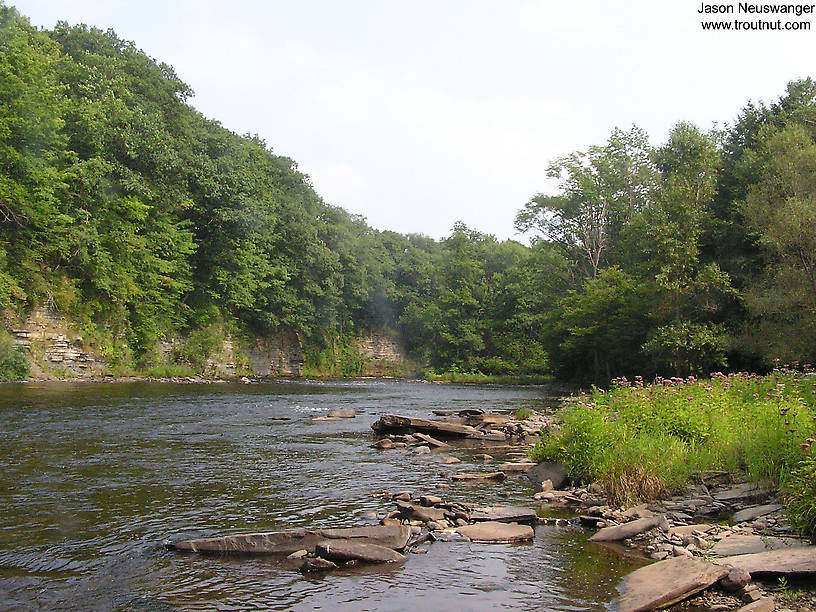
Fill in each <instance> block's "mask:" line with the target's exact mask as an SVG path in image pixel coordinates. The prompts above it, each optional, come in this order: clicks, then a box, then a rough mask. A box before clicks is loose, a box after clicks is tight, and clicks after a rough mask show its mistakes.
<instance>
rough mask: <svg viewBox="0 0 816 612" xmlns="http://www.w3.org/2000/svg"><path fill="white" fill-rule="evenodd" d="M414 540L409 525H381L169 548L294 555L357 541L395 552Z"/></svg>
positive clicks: (182, 543) (213, 540) (199, 541)
mask: <svg viewBox="0 0 816 612" xmlns="http://www.w3.org/2000/svg"><path fill="white" fill-rule="evenodd" d="M409 537H411V529H410V527H408V526H407V525H380V526H375V527H352V528H350V529H318V530H306V529H298V530H294V531H271V532H266V533H247V534H238V535H231V536H223V537H220V538H202V539H197V540H182V541H179V542H171V543H170V544H168V547H169V548H172V549H174V550H181V551H192V552H212V553H227V554H245V555H258V554H286V555H288V554H291V553H293V552H297V551H299V550H306V551H308V552H310V553H313V552H314V551H315V546H316V545H317V543H318V542H321V541H323V540H327V539H348V540H356V541H358V542H362V543H365V544H376V545H378V546H385V547H386V548H391V549H397V550H399V549H402V548H405V545H406V544H407V543H408V538H409Z"/></svg>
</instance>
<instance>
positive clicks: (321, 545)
mask: <svg viewBox="0 0 816 612" xmlns="http://www.w3.org/2000/svg"><path fill="white" fill-rule="evenodd" d="M315 552H316V553H317V554H318V555H319V556H320V557H323V558H324V559H328V560H329V561H353V560H357V561H364V562H366V563H397V562H400V561H404V560H405V557H404V556H403V555H401V554H400V553H398V552H396V551H394V550H392V549H390V548H386V547H385V546H379V545H377V544H365V543H363V542H355V541H354V540H323V541H322V542H318V543H317V544H316V545H315Z"/></svg>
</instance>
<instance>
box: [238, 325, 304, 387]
mask: <svg viewBox="0 0 816 612" xmlns="http://www.w3.org/2000/svg"><path fill="white" fill-rule="evenodd" d="M248 357H249V362H250V365H251V366H252V372H253V374H255V375H256V376H300V370H301V368H302V367H303V344H302V343H301V341H300V337H299V336H298V335H297V333H295V332H293V331H292V330H280V331H279V332H278V333H277V334H275V335H274V336H267V337H263V338H258V339H256V340H255V342H254V343H253V344H252V346H250V348H249V350H248Z"/></svg>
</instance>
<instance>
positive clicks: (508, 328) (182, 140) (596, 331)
mask: <svg viewBox="0 0 816 612" xmlns="http://www.w3.org/2000/svg"><path fill="white" fill-rule="evenodd" d="M191 93H192V92H191V91H190V88H189V87H188V86H187V85H186V84H185V83H184V82H183V81H182V80H181V79H180V78H179V77H178V76H177V75H176V74H175V72H174V70H173V69H172V68H171V67H170V66H168V65H166V64H164V63H161V62H157V61H156V60H154V59H153V58H151V57H149V56H147V55H146V54H145V53H143V52H142V51H140V50H139V49H138V48H137V47H136V46H135V45H134V44H133V43H130V42H127V41H124V40H121V39H120V38H119V37H117V36H116V34H115V33H114V32H112V31H110V30H109V31H104V32H103V31H101V30H98V29H95V28H88V27H86V26H69V25H68V24H66V23H59V24H57V26H56V27H55V28H54V29H53V30H38V29H36V28H34V27H32V26H31V25H30V23H29V22H28V20H27V19H26V18H24V17H22V16H20V15H19V13H18V12H17V11H16V10H15V9H14V8H13V7H10V6H7V5H5V4H3V3H2V2H0V228H2V233H0V310H2V311H3V312H4V314H5V319H6V321H7V322H8V321H11V320H13V319H14V318H15V317H20V316H23V315H24V314H25V313H26V312H29V311H30V310H31V309H33V308H35V307H37V306H40V305H43V304H45V305H48V306H50V307H52V308H54V309H56V310H58V311H60V312H63V313H66V314H67V315H68V316H69V317H70V318H71V319H72V320H73V321H75V322H76V324H77V325H79V326H81V327H82V329H83V330H84V331H85V335H86V336H87V338H90V339H92V341H93V342H95V343H96V344H97V345H98V347H99V348H100V350H102V351H103V352H104V353H105V355H106V356H107V358H108V359H109V360H110V361H111V362H112V363H119V364H126V365H128V366H132V367H143V366H144V365H146V364H150V363H151V361H152V360H155V359H156V358H157V357H156V345H157V343H158V342H160V341H163V340H167V339H168V338H173V337H188V336H190V335H191V334H194V333H196V332H197V330H202V329H208V328H211V327H213V326H218V327H219V328H221V329H228V330H230V333H232V334H234V335H238V336H240V335H242V334H243V335H245V336H251V335H262V334H271V333H275V332H276V331H278V330H280V329H283V328H285V329H288V330H293V331H295V332H296V333H297V334H298V335H299V336H300V337H301V338H303V341H304V343H305V344H306V345H307V346H311V347H316V349H317V350H319V348H320V347H324V346H328V345H329V344H332V343H333V342H334V339H337V338H341V339H342V338H346V339H348V338H352V337H355V336H358V335H361V334H364V333H366V332H368V331H372V330H379V331H382V330H385V331H387V332H388V333H389V334H391V335H393V336H395V337H396V338H398V339H399V340H400V342H401V343H402V344H403V345H404V346H405V348H406V349H407V350H408V352H409V354H410V355H411V356H412V358H413V359H414V360H415V362H416V364H417V365H418V367H419V369H420V370H426V371H435V372H474V373H477V372H478V373H482V374H488V375H516V376H520V375H543V374H547V375H553V376H555V377H557V378H560V379H568V380H583V381H594V382H603V381H607V380H609V379H611V378H612V377H616V376H633V375H636V374H640V375H644V376H651V375H655V374H662V375H688V374H704V373H708V372H710V371H714V370H719V369H726V368H731V369H740V368H751V369H759V370H762V369H767V368H769V367H771V366H772V364H773V363H774V360H777V359H779V360H785V361H788V362H790V361H794V360H799V361H803V362H804V361H810V362H813V360H814V357H816V85H814V82H813V81H812V80H811V79H804V80H800V81H795V82H792V83H790V84H789V86H788V88H787V90H786V91H785V92H784V93H783V94H782V96H781V97H780V98H779V100H778V101H776V102H775V103H772V104H769V105H766V104H762V103H749V104H747V105H746V106H745V107H744V108H743V109H742V110H741V111H740V112H739V114H738V115H737V117H736V119H735V120H734V121H733V123H731V124H730V125H728V126H727V127H726V129H724V130H721V131H710V132H706V131H704V130H701V129H700V128H698V127H697V126H695V125H692V124H689V123H685V122H680V123H677V124H676V126H675V127H674V128H673V129H672V130H671V133H670V134H669V136H668V138H667V140H666V142H664V143H662V144H659V145H657V146H654V145H652V144H651V143H650V141H649V138H648V136H647V135H646V134H645V133H644V132H643V131H642V130H640V129H638V128H637V127H632V128H630V129H627V130H622V129H615V130H614V131H612V133H611V134H610V136H609V139H608V140H607V141H606V142H605V143H602V144H599V145H596V146H593V147H590V148H589V149H588V150H586V151H577V152H574V153H570V154H567V155H565V156H563V157H561V158H559V159H556V160H553V161H552V162H551V163H550V165H549V167H548V175H549V176H550V177H552V178H554V179H556V180H557V181H558V184H559V187H558V190H557V191H556V192H555V193H550V194H534V195H532V197H531V199H530V200H529V201H528V202H527V203H523V202H519V206H520V210H519V212H518V215H517V217H516V227H517V229H518V230H519V232H521V233H523V234H525V235H526V236H527V238H528V239H529V245H527V244H522V243H521V242H516V241H509V240H508V241H504V242H500V241H497V240H496V239H495V238H494V237H493V236H490V235H486V234H483V233H480V232H478V231H474V230H472V229H470V228H468V227H467V226H465V225H464V224H457V225H456V226H454V228H453V229H452V232H451V234H450V236H448V237H447V238H445V239H443V240H439V241H436V240H432V239H430V238H428V237H425V236H421V235H403V234H399V233H396V232H391V231H378V230H375V229H373V228H371V227H370V226H369V225H367V223H366V222H365V220H364V219H362V218H360V217H358V216H355V215H352V214H349V213H348V212H346V211H345V210H343V209H342V208H338V207H336V206H332V205H330V204H328V203H326V202H324V201H323V200H322V199H321V197H320V196H319V195H318V194H317V193H316V192H315V190H314V189H313V187H312V185H311V183H310V182H309V179H308V177H307V176H305V175H304V174H303V173H301V172H299V170H298V167H297V164H296V163H295V161H293V160H291V159H289V158H287V157H285V156H281V155H278V154H276V153H275V152H274V151H273V149H272V148H271V147H270V146H269V145H268V144H267V143H265V142H264V141H263V140H262V139H260V138H259V137H257V136H253V135H243V136H241V135H237V134H235V133H233V132H231V131H229V130H227V129H226V128H224V127H223V126H222V125H221V124H219V123H218V122H217V121H214V120H211V119H208V118H205V117H204V116H202V115H201V113H199V112H198V111H197V110H196V109H195V108H194V107H193V106H191V105H190V104H189V103H188V100H189V98H190V96H191ZM543 179H544V177H542V181H543Z"/></svg>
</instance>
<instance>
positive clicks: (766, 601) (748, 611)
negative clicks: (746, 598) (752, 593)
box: [737, 597, 776, 612]
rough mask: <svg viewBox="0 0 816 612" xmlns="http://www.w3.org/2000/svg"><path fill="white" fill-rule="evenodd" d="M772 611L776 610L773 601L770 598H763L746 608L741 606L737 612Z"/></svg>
mask: <svg viewBox="0 0 816 612" xmlns="http://www.w3.org/2000/svg"><path fill="white" fill-rule="evenodd" d="M774 610H776V603H775V602H774V600H773V599H772V598H770V597H763V598H762V599H757V600H756V601H755V602H753V603H749V604H748V605H747V606H742V607H741V608H740V609H739V610H737V612H774Z"/></svg>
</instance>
